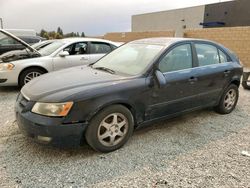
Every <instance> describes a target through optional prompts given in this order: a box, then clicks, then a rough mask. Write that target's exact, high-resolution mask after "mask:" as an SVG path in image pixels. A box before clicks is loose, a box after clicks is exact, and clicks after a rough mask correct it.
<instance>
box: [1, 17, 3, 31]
mask: <svg viewBox="0 0 250 188" xmlns="http://www.w3.org/2000/svg"><path fill="white" fill-rule="evenodd" d="M0 25H1V29H3V18H0Z"/></svg>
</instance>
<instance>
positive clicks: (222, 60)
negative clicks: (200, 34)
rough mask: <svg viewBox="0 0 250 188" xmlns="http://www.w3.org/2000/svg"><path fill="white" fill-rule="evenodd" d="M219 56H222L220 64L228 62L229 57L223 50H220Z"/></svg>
mask: <svg viewBox="0 0 250 188" xmlns="http://www.w3.org/2000/svg"><path fill="white" fill-rule="evenodd" d="M219 55H220V62H221V63H226V62H228V59H227V55H226V54H225V53H224V52H222V51H221V50H219Z"/></svg>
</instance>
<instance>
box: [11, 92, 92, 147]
mask: <svg viewBox="0 0 250 188" xmlns="http://www.w3.org/2000/svg"><path fill="white" fill-rule="evenodd" d="M19 98H20V97H19ZM21 100H22V99H21ZM22 103H23V102H22ZM31 103H32V102H31ZM26 105H27V106H28V108H29V104H28V103H27V104H26ZM30 106H33V105H32V104H30ZM15 111H16V120H17V124H18V127H19V129H20V130H21V132H22V133H23V134H24V135H25V136H28V137H30V138H33V139H34V140H35V141H36V142H39V143H43V144H51V145H56V146H79V145H80V144H81V141H82V138H83V133H84V131H85V128H86V127H87V124H85V123H67V124H64V123H63V118H54V117H53V118H52V117H46V116H41V115H38V114H34V113H32V112H31V111H30V110H27V109H25V108H23V107H22V104H21V101H20V99H18V100H17V102H16V107H15Z"/></svg>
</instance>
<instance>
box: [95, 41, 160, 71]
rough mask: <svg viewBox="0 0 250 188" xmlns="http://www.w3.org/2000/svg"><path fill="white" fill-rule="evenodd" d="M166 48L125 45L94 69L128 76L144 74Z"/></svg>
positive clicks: (97, 64)
mask: <svg viewBox="0 0 250 188" xmlns="http://www.w3.org/2000/svg"><path fill="white" fill-rule="evenodd" d="M163 48H164V46H160V45H151V44H125V45H124V46H121V47H120V48H118V49H116V50H115V51H113V52H111V53H110V54H108V55H106V56H105V57H104V58H102V59H100V60H99V61H98V62H97V63H95V64H94V65H93V66H92V67H93V68H100V67H104V68H107V69H110V70H113V71H114V72H120V73H123V74H127V75H132V76H135V75H138V74H142V73H143V72H144V71H145V69H146V68H147V67H148V66H149V65H150V63H151V62H152V60H153V59H154V58H155V57H156V56H157V55H158V54H159V53H160V51H161V50H162V49H163Z"/></svg>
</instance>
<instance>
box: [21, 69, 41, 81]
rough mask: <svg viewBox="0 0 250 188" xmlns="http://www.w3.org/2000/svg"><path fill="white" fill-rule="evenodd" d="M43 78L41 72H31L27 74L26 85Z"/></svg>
mask: <svg viewBox="0 0 250 188" xmlns="http://www.w3.org/2000/svg"><path fill="white" fill-rule="evenodd" d="M38 76H41V73H40V72H30V73H29V74H27V75H26V76H25V78H24V84H27V83H28V82H30V81H31V80H32V79H34V78H36V77H38Z"/></svg>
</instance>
